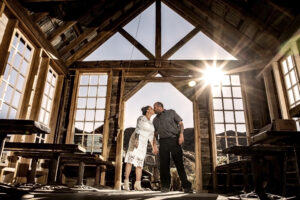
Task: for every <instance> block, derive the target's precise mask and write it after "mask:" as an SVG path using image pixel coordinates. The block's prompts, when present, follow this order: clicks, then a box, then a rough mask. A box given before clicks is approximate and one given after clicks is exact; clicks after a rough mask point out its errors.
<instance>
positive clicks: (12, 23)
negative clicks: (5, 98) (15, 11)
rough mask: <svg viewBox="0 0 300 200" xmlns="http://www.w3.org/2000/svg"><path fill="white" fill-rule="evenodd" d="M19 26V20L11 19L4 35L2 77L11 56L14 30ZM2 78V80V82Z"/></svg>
mask: <svg viewBox="0 0 300 200" xmlns="http://www.w3.org/2000/svg"><path fill="white" fill-rule="evenodd" d="M16 26H18V20H16V19H9V20H8V22H7V25H6V28H5V31H4V34H3V38H2V42H1V45H0V77H2V75H3V74H4V71H5V67H6V63H7V59H8V56H9V46H10V42H11V40H12V39H13V37H14V30H15V28H16ZM1 81H2V78H0V82H1Z"/></svg>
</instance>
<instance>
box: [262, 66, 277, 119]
mask: <svg viewBox="0 0 300 200" xmlns="http://www.w3.org/2000/svg"><path fill="white" fill-rule="evenodd" d="M263 77H264V82H265V88H266V94H267V101H268V107H269V111H270V118H271V120H274V119H278V118H279V113H278V106H277V101H276V99H277V98H276V95H275V87H274V84H273V81H272V72H271V70H269V69H266V70H265V71H264V73H263Z"/></svg>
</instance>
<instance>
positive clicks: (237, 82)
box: [231, 75, 241, 85]
mask: <svg viewBox="0 0 300 200" xmlns="http://www.w3.org/2000/svg"><path fill="white" fill-rule="evenodd" d="M231 84H232V85H241V83H240V76H237V75H231Z"/></svg>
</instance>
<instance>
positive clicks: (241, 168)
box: [216, 160, 251, 192]
mask: <svg viewBox="0 0 300 200" xmlns="http://www.w3.org/2000/svg"><path fill="white" fill-rule="evenodd" d="M249 169H251V160H240V161H236V162H231V163H228V164H224V165H219V166H217V167H216V171H217V174H222V173H225V174H226V180H225V181H224V189H225V191H226V192H229V191H232V189H233V188H232V173H233V172H234V171H237V172H241V173H242V174H243V190H244V191H246V192H249V191H251V188H250V184H249V175H250V173H251V172H250V170H249ZM249 172H250V173H249Z"/></svg>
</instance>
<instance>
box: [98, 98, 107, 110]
mask: <svg viewBox="0 0 300 200" xmlns="http://www.w3.org/2000/svg"><path fill="white" fill-rule="evenodd" d="M105 102H106V99H105V98H98V99H97V108H105Z"/></svg>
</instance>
